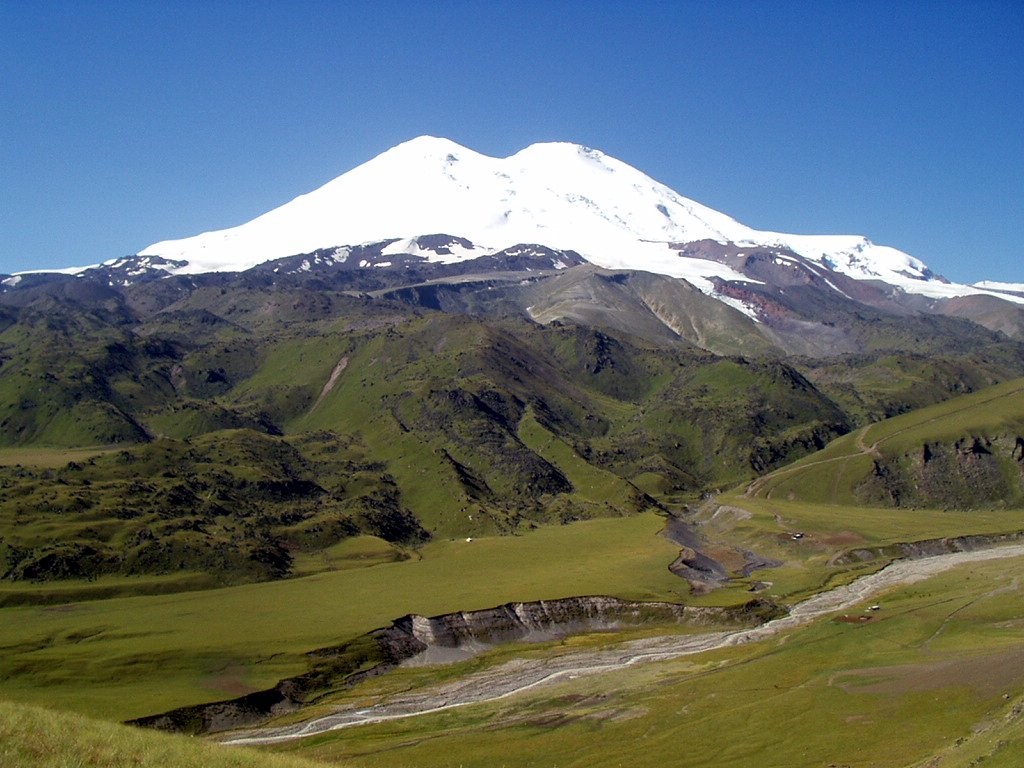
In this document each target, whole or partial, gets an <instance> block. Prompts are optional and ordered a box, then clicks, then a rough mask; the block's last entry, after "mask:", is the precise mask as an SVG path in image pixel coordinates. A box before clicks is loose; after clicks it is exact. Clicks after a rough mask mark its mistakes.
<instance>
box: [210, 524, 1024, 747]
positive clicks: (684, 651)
mask: <svg viewBox="0 0 1024 768" xmlns="http://www.w3.org/2000/svg"><path fill="white" fill-rule="evenodd" d="M1006 557H1024V544H1015V545H1011V546H1003V547H992V548H989V549H980V550H975V551H973V552H953V553H949V554H943V555H935V556H933V557H927V558H921V559H918V560H900V561H897V562H895V563H892V564H891V565H889V566H887V567H886V568H883V569H882V570H880V571H877V572H875V573H872V574H870V575H867V576H862V577H861V578H859V579H856V580H854V581H853V582H851V583H850V584H846V585H843V586H840V587H836V588H834V589H831V590H829V591H827V592H822V593H820V594H818V595H815V596H814V597H811V598H808V599H807V600H804V601H803V602H802V603H798V604H797V605H795V606H794V607H793V609H792V610H791V611H790V613H789V614H788V615H787V616H784V617H782V618H779V619H774V620H772V621H769V622H767V623H765V624H762V625H761V626H759V627H755V628H753V629H745V630H739V631H727V632H710V633H705V634H701V635H696V636H694V635H685V636H678V635H676V636H667V637H653V638H646V639H643V640H635V641H632V642H629V643H623V644H621V645H618V646H615V647H611V648H604V649H601V650H595V651H584V652H577V653H568V654H565V655H562V656H556V657H554V658H549V659H515V660H513V661H509V662H506V663H505V664H501V665H499V666H496V667H493V668H491V669H486V670H482V671H480V672H477V673H475V674H472V675H469V676H467V677H466V678H463V679H462V680H458V681H455V682H451V683H447V684H445V685H441V686H437V687H433V688H429V689H426V690H423V691H419V692H414V693H407V694H404V695H401V696H399V697H396V698H393V699H391V700H389V701H385V702H382V703H380V704H377V705H375V706H373V707H369V708H363V709H351V710H339V711H337V712H334V713H332V714H330V715H326V716H324V717H319V718H316V719H314V720H310V721H308V722H305V723H299V724H297V725H291V726H286V727H281V728H267V729H259V730H255V731H249V732H246V733H239V734H236V735H234V736H232V737H231V738H229V739H226V740H224V741H223V743H224V744H272V743H276V742H282V741H290V740H292V739H300V738H303V737H305V736H312V735H314V734H318V733H324V732H326V731H333V730H338V729H340V728H350V727H353V726H357V725H365V724H368V723H380V722H384V721H387V720H398V719H402V718H407V717H416V716H418V715H426V714H431V713H434V712H443V711H445V710H448V709H454V708H455V707H464V706H469V705H471V704H479V703H482V702H488V701H497V700H499V699H504V698H508V697H509V696H513V695H515V694H517V693H521V692H523V691H527V690H530V689H531V688H536V687H538V686H541V685H545V684H547V683H551V682H556V681H558V680H560V679H563V678H569V679H572V678H574V677H578V676H581V675H590V674H595V673H599V672H606V671H611V670H616V669H623V668H625V667H629V666H632V665H634V664H640V663H644V662H648V661H657V660H664V659H675V658H678V657H681V656H688V655H692V654H696V653H703V652H705V651H711V650H715V649H717V648H725V647H730V646H737V645H745V644H747V643H753V642H757V641H759V640H763V639H765V638H768V637H772V636H774V635H776V634H778V633H780V632H784V631H786V630H790V629H793V628H795V627H799V626H803V625H805V624H808V623H810V622H811V621H813V620H814V619H816V618H818V617H820V616H824V615H826V614H829V613H833V612H836V611H841V610H844V609H847V608H850V607H852V606H854V605H857V604H858V603H860V602H862V601H864V600H866V599H867V598H869V597H871V596H872V595H876V594H878V593H879V592H882V591H883V590H886V589H889V588H891V587H894V586H899V585H904V584H912V583H914V582H917V581H921V580H923V579H927V578H929V577H931V576H934V575H936V574H939V573H942V572H943V571H946V570H948V569H950V568H954V567H956V566H958V565H962V564H964V563H970V562H977V561H981V560H993V559H997V558H1006Z"/></svg>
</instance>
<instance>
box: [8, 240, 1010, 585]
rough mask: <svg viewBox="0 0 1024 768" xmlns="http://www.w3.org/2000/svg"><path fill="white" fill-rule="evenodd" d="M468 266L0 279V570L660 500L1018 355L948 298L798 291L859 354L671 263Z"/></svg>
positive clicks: (254, 564)
mask: <svg viewBox="0 0 1024 768" xmlns="http://www.w3.org/2000/svg"><path fill="white" fill-rule="evenodd" d="M492 261H494V262H495V263H494V264H490V262H488V265H482V264H478V265H476V268H477V269H480V270H483V269H484V267H485V266H487V268H488V269H490V270H491V271H489V272H482V273H481V274H476V275H473V274H465V272H466V271H467V270H469V269H470V267H469V266H466V265H449V266H444V267H441V266H430V265H426V264H415V263H410V265H409V266H406V267H404V268H403V269H398V270H390V269H378V268H374V269H362V270H360V269H354V270H353V269H349V270H347V271H345V270H340V271H336V272H325V273H317V272H312V273H309V274H305V273H303V274H298V275H287V274H283V273H282V274H276V273H275V272H273V271H272V268H273V265H270V266H268V267H265V268H257V269H255V270H251V271H249V272H246V273H242V274H237V275H230V274H214V275H201V276H195V277H174V278H167V279H161V280H150V281H149V282H142V283H138V284H134V285H127V286H119V285H115V284H108V283H107V282H100V281H97V280H91V279H88V278H81V279H75V278H66V277H62V278H52V277H51V278H48V279H43V278H41V277H37V278H31V279H30V278H26V279H25V281H24V285H22V284H20V283H19V285H22V287H19V288H18V289H17V290H9V291H6V292H4V293H2V294H0V316H2V321H0V445H6V446H8V447H7V448H5V449H4V448H0V462H2V463H3V465H4V466H3V467H2V468H0V490H2V494H0V575H2V576H4V577H6V578H8V579H15V580H40V579H59V578H72V577H73V578H96V577H102V576H115V575H119V576H141V575H146V576H147V577H154V576H159V577H161V579H163V580H162V581H153V580H152V578H150V580H149V581H148V582H147V584H146V585H145V586H143V584H142V583H141V582H140V583H139V588H140V590H142V591H157V590H169V589H176V588H186V587H187V588H195V587H200V586H209V585H212V584H221V583H237V582H244V581H251V580H263V579H271V578H277V577H281V576H288V575H296V574H300V573H305V572H309V570H310V569H313V570H315V569H316V568H317V567H320V566H316V565H314V563H316V562H319V563H320V564H321V566H322V567H330V565H329V561H330V560H331V558H330V556H329V555H324V556H322V557H321V556H320V553H328V552H329V551H330V548H331V547H334V546H336V545H338V544H339V543H340V542H344V541H345V540H348V539H350V538H352V537H354V536H358V535H363V534H370V535H374V536H377V537H379V538H381V539H384V540H386V541H388V542H390V543H391V544H393V545H394V547H393V549H392V550H390V554H389V555H387V556H388V557H397V558H401V557H405V556H407V554H408V548H409V547H415V546H416V545H418V544H419V543H421V542H422V541H424V540H426V539H427V538H428V537H431V536H433V537H442V538H443V537H448V536H480V535H486V534H491V533H515V532H520V531H523V530H527V529H529V528H530V527H531V526H534V525H540V524H544V523H551V522H556V523H568V522H572V521H576V520H583V519H589V518H594V517H602V516H608V515H625V514H634V513H637V512H641V511H643V510H650V509H658V508H662V509H665V508H671V507H673V505H677V504H679V503H681V502H683V501H690V500H692V499H694V498H696V497H698V496H699V494H701V493H703V492H706V491H709V490H714V489H718V488H722V487H727V486H730V485H733V484H735V483H737V482H741V481H744V480H747V479H749V478H751V477H753V476H755V475H759V474H762V473H764V472H767V471H770V470H772V469H774V468H777V467H780V466H782V465H784V464H786V463H787V462H789V461H792V460H793V459H795V458H799V457H800V456H803V455H806V454H808V453H810V452H812V451H814V450H816V449H818V448H821V447H823V446H824V445H825V444H826V443H828V442H829V441H830V440H832V439H833V438H835V437H836V436H838V435H841V434H844V433H846V432H849V431H850V430H851V429H854V428H856V427H857V426H859V425H861V424H863V423H866V422H867V421H869V420H872V419H875V418H878V417H880V416H883V415H888V414H891V413H898V412H902V411H906V410H909V409H911V408H915V407H918V406H920V405H924V404H928V403H932V402H936V401H940V400H943V399H946V398H948V397H949V396H951V395H953V394H956V393H959V392H965V391H972V390H975V389H978V388H980V387H983V386H986V385H988V384H990V383H992V382H995V381H999V380H1005V379H1007V378H1010V377H1012V376H1016V375H1020V374H1022V373H1024V346H1022V345H1021V343H1019V342H1016V341H1012V340H1011V339H1009V338H1008V337H1006V336H1002V335H1000V334H998V333H994V332H991V331H988V330H985V329H984V328H981V327H980V326H976V325H973V324H972V323H969V322H967V321H963V320H956V319H951V318H944V317H936V316H920V317H918V316H914V317H911V318H903V319H899V318H893V317H892V316H888V315H885V313H884V312H882V311H881V310H873V309H871V310H869V309H868V308H865V307H860V308H859V309H856V310H854V309H851V307H847V306H839V307H836V306H832V305H828V306H825V305H822V306H821V307H818V308H817V309H816V310H815V311H817V312H818V313H819V314H820V315H821V317H820V318H819V320H817V321H816V322H817V323H818V325H815V326H814V328H816V329H817V330H816V331H814V333H817V332H818V331H821V329H822V328H826V327H832V328H839V326H840V325H841V324H844V323H845V325H844V326H843V339H844V340H843V343H842V344H839V343H838V342H837V343H836V345H835V347H836V350H835V351H843V350H849V349H854V350H857V351H856V352H855V353H853V352H851V353H849V354H847V355H846V356H844V357H839V358H836V357H832V358H827V359H826V358H800V359H789V358H783V357H780V355H781V354H782V352H781V351H780V350H785V349H787V348H789V347H788V346H787V344H788V342H787V344H781V346H778V345H777V342H778V340H779V339H781V338H782V336H779V334H782V333H783V331H782V330H779V328H781V327H782V326H778V328H775V330H771V329H767V326H764V327H762V326H758V325H756V324H754V323H752V322H751V321H750V320H749V318H746V317H745V316H743V315H742V314H740V313H738V312H735V311H734V310H732V309H730V308H728V307H725V306H724V305H722V304H720V303H717V302H714V301H713V300H711V299H709V298H708V297H706V296H704V295H703V294H700V293H699V292H697V291H696V290H695V289H693V288H692V287H691V286H688V285H687V284H685V283H683V282H681V281H673V280H671V279H669V278H662V277H659V276H651V275H643V274H638V273H608V272H604V271H601V270H595V269H594V268H593V267H591V266H589V265H585V264H584V265H580V266H577V267H574V268H572V269H569V270H564V271H561V272H557V273H551V272H547V273H544V272H537V271H535V272H524V271H522V269H523V268H524V267H523V265H522V264H518V263H514V259H511V257H509V258H508V259H506V261H505V262H501V261H500V260H495V259H492ZM460 269H461V270H462V271H463V273H459V272H458V270H460ZM517 269H518V270H519V271H516V270H517ZM502 270H503V271H502ZM808 296H809V297H810V298H813V296H812V295H811V294H808ZM812 304H813V302H812ZM527 309H529V310H530V311H529V312H528V311H527ZM531 317H537V318H539V319H542V320H545V321H550V322H548V323H547V324H545V325H541V324H538V323H537V322H534V321H533V320H532V319H530V318H531ZM558 318H563V319H561V320H559V319H558ZM829 324H831V325H829ZM786 327H789V326H786ZM800 328H803V326H800ZM798 331H799V328H798V327H797V326H793V327H789V331H787V333H789V334H790V335H789V336H786V338H796V337H798V336H800V334H801V333H802V334H803V335H804V336H806V335H808V334H809V333H811V326H807V327H806V328H804V330H803V331H799V332H798ZM822 332H823V331H822ZM830 333H831V332H830ZM836 333H838V331H836ZM773 334H775V335H774V336H773ZM794 334H795V335H794ZM783 335H785V334H783ZM823 338H824V337H823ZM780 343H781V342H780ZM790 346H791V345H790ZM801 349H802V348H801ZM740 355H745V356H740ZM86 446H102V450H100V449H97V450H96V453H95V455H93V454H88V453H76V454H75V455H73V456H69V457H68V459H67V461H63V462H62V461H60V460H58V458H55V457H60V456H63V455H64V454H63V453H62V450H63V449H68V448H74V447H86ZM44 448H52V449H54V450H53V452H51V453H49V454H47V453H45V452H41V449H44ZM882 492H885V489H883V490H882V491H879V493H882ZM869 496H870V494H868V493H866V492H865V495H864V498H865V499H867V498H868V497H869ZM124 588H126V587H124ZM23 594H24V595H29V594H30V591H28V590H26V591H25V592H24V593H23ZM80 594H82V595H83V596H84V595H86V594H93V595H98V594H104V593H102V592H97V591H92V592H89V591H83V592H81V593H80ZM26 599H27V598H26Z"/></svg>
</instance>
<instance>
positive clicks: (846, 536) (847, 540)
mask: <svg viewBox="0 0 1024 768" xmlns="http://www.w3.org/2000/svg"><path fill="white" fill-rule="evenodd" d="M822 541H823V542H825V543H826V544H830V545H832V546H834V547H849V546H853V545H854V544H863V543H864V542H865V541H866V539H865V538H864V537H863V536H861V535H860V534H859V533H854V532H853V531H839V533H833V534H832V535H831V536H826V537H824V538H822Z"/></svg>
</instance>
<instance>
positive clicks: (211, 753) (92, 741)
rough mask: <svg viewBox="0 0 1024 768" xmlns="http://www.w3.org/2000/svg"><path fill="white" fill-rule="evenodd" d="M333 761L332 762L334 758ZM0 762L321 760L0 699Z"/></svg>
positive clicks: (172, 766)
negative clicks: (231, 745)
mask: <svg viewBox="0 0 1024 768" xmlns="http://www.w3.org/2000/svg"><path fill="white" fill-rule="evenodd" d="M335 764H336V763H335ZM0 765H3V766H11V768H14V766H17V768H54V766H69V767H70V766H74V767H75V768H123V767H124V766H127V765H131V766H138V768H195V766H203V768H250V766H254V765H259V766H262V768H313V767H314V766H317V765H322V763H318V762H313V761H311V760H306V759H303V758H300V757H290V756H287V755H268V754H266V753H263V754H260V753H258V752H256V751H255V750H249V749H227V748H224V747H221V746H218V745H215V744H207V743H206V742H203V741H201V740H197V739H190V738H188V737H185V736H170V735H167V734H163V733H156V732H153V731H144V730H142V729H139V728H131V727H129V726H125V725H117V724H114V723H107V722H102V721H99V720H92V719H89V718H86V717H83V716H81V715H74V714H70V713H68V712H55V711H53V710H47V709H41V708H39V707H31V706H26V705H23V704H12V703H10V702H4V701H0Z"/></svg>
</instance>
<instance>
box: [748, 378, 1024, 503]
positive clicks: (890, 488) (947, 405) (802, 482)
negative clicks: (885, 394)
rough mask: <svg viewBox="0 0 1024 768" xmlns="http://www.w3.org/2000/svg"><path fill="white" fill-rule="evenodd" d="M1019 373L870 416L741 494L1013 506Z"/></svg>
mask: <svg viewBox="0 0 1024 768" xmlns="http://www.w3.org/2000/svg"><path fill="white" fill-rule="evenodd" d="M1022 436H1024V380H1021V379H1016V380H1013V381H1009V382H1006V383H1004V384H1001V385H998V386H995V387H992V388H988V389H985V390H982V391H980V392H977V393H974V394H970V395H965V396H963V397H960V398H955V399H953V400H949V401H946V402H944V403H940V404H937V405H933V406H930V407H928V408H923V409H920V410H918V411H914V412H912V413H909V414H905V415H902V416H897V417H894V418H891V419H887V420H885V421H882V422H879V423H877V424H872V425H869V426H867V427H864V428H862V429H860V430H857V431H856V432H854V433H851V434H849V435H846V436H844V437H842V438H840V439H838V440H835V441H834V442H833V443H831V444H830V445H829V446H828V447H827V448H826V449H825V450H823V451H821V452H819V453H816V454H813V455H810V456H807V457H805V458H804V459H801V460H799V461H797V462H795V463H794V464H792V465H790V466H788V467H785V468H783V469H781V470H778V471H777V472H774V473H772V474H770V475H767V476H765V477H762V478H759V479H758V480H757V481H755V482H754V483H752V484H751V486H750V489H749V494H750V495H753V496H757V497H761V498H777V499H793V500H800V501H804V502H816V503H829V504H858V503H867V504H872V505H879V506H939V507H941V506H953V507H959V508H970V507H977V506H991V505H999V504H1003V505H1009V506H1019V505H1020V504H1021V502H1022V501H1024V442H1022V440H1021V438H1022Z"/></svg>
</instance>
